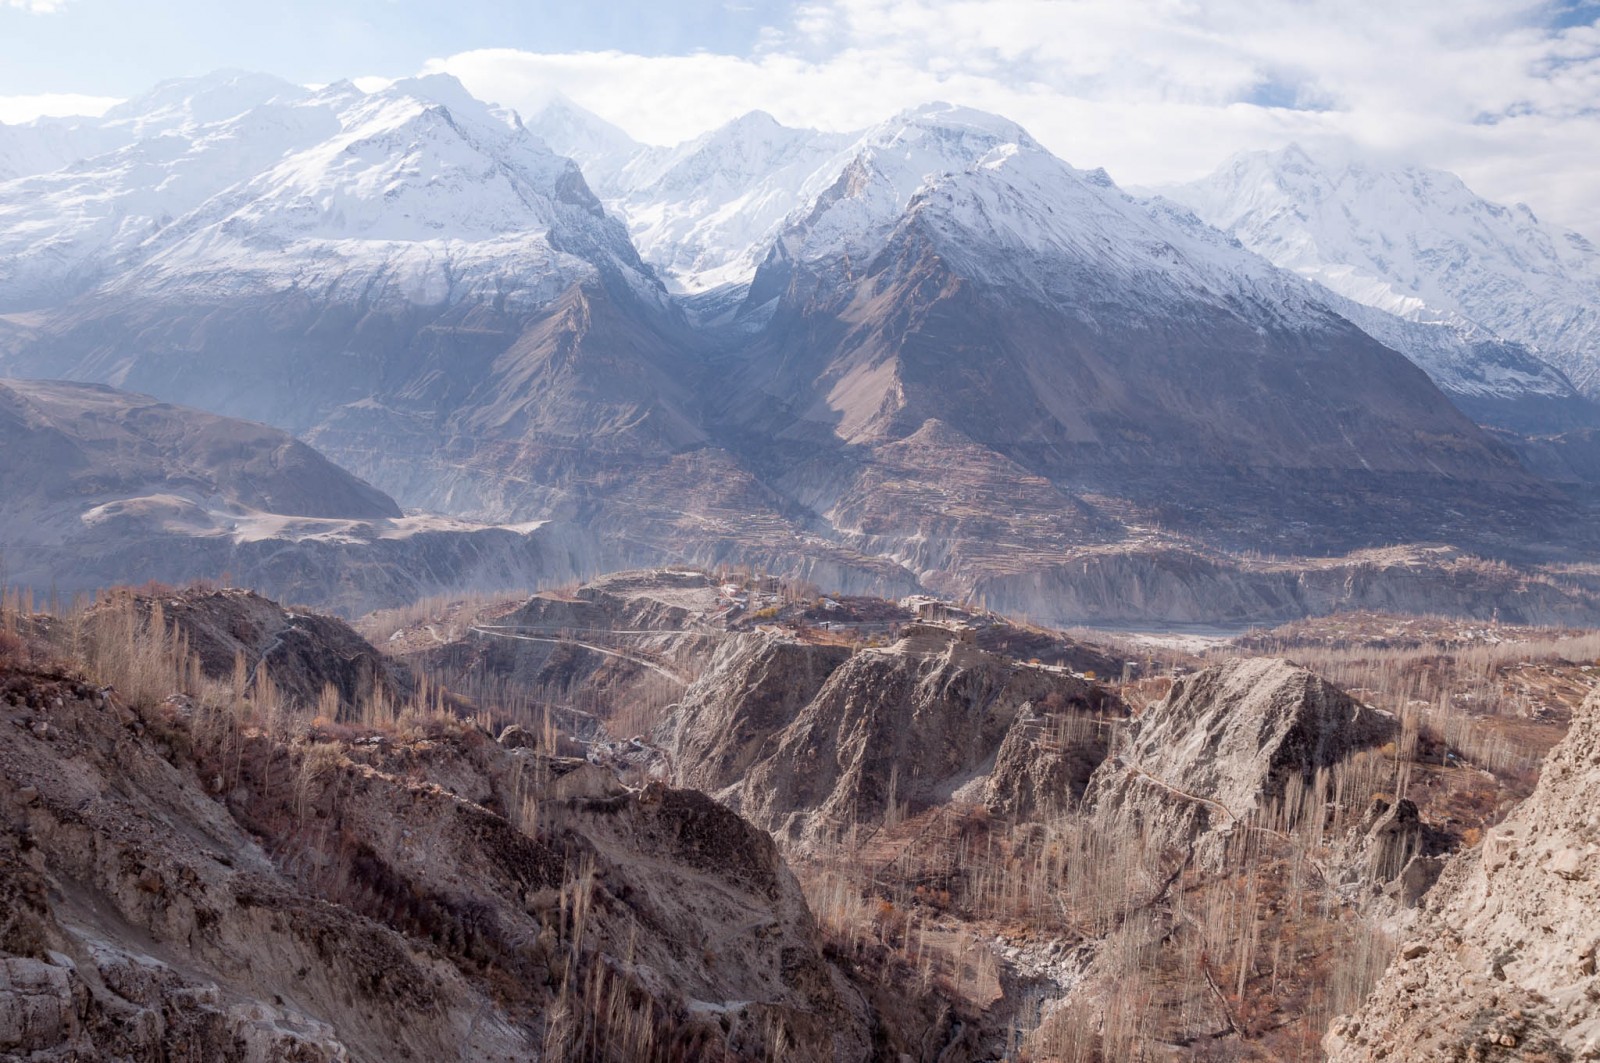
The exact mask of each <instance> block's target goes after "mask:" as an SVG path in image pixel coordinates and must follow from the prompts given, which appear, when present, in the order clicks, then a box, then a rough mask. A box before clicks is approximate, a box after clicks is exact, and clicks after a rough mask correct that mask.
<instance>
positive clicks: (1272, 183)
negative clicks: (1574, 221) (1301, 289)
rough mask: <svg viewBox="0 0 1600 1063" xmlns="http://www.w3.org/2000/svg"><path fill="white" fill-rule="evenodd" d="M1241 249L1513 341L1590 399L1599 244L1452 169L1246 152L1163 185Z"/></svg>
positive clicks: (1392, 307) (1352, 292)
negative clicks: (1181, 182) (1478, 191)
mask: <svg viewBox="0 0 1600 1063" xmlns="http://www.w3.org/2000/svg"><path fill="white" fill-rule="evenodd" d="M1169 194H1170V195H1172V196H1174V197H1175V198H1178V199H1180V200H1182V201H1183V202H1185V203H1187V204H1189V205H1191V206H1192V207H1193V208H1194V209H1195V211H1196V212H1197V213H1198V214H1199V215H1200V216H1201V217H1202V218H1204V219H1205V220H1206V221H1207V222H1209V223H1211V224H1212V225H1215V226H1217V227H1218V228H1220V229H1223V230H1224V231H1227V232H1230V233H1232V234H1234V235H1236V236H1237V237H1238V238H1239V239H1240V240H1241V241H1243V243H1244V244H1245V246H1246V247H1249V248H1250V249H1252V250H1254V251H1257V252H1259V253H1260V254H1262V255H1264V256H1265V257H1267V258H1268V259H1270V260H1272V261H1273V262H1275V263H1277V264H1278V265H1280V266H1283V267H1285V268H1287V269H1292V270H1294V271H1296V272H1297V273H1300V274H1302V275H1304V276H1307V277H1311V278H1313V279H1315V280H1317V281H1319V282H1320V283H1322V284H1324V285H1326V286H1327V287H1329V288H1331V289H1332V290H1334V291H1336V292H1338V293H1340V294H1341V295H1344V296H1346V297H1348V298H1350V299H1353V300H1355V301H1357V302H1359V303H1363V304H1365V305H1368V306H1372V307H1376V308H1378V309H1380V310H1384V311H1387V312H1388V313H1391V314H1396V315H1399V316H1401V317H1403V318H1406V319H1408V320H1413V321H1439V322H1443V323H1445V324H1447V325H1450V326H1453V327H1457V328H1459V329H1461V330H1463V331H1464V332H1465V333H1466V334H1467V335H1468V336H1473V335H1477V336H1486V337H1489V338H1499V339H1502V340H1509V341H1512V342H1515V343H1521V344H1525V345H1526V346H1527V347H1528V348H1530V349H1531V350H1533V351H1534V352H1535V353H1536V354H1537V355H1538V356H1539V357H1540V358H1542V359H1544V360H1546V361H1548V362H1550V363H1551V364H1553V365H1555V366H1556V367H1558V368H1559V369H1561V370H1563V371H1564V372H1565V373H1566V374H1567V375H1568V376H1569V377H1570V378H1571V379H1572V380H1573V381H1574V382H1575V383H1576V384H1577V385H1578V387H1579V388H1581V389H1583V391H1584V392H1585V393H1586V394H1591V395H1592V394H1593V393H1594V388H1595V383H1596V379H1597V377H1596V373H1597V365H1600V363H1597V362H1596V358H1595V350H1596V344H1597V339H1600V331H1597V329H1600V317H1597V315H1596V311H1595V306H1596V305H1597V301H1600V300H1597V296H1600V251H1597V250H1596V249H1595V247H1594V245H1593V244H1592V243H1591V242H1590V241H1589V240H1588V239H1586V238H1584V237H1583V236H1581V235H1579V234H1577V233H1573V232H1564V231H1561V230H1559V229H1557V228H1555V227H1554V226H1550V225H1546V224H1545V223H1543V222H1541V221H1540V220H1539V219H1538V217H1537V216H1535V215H1534V213H1533V211H1531V210H1529V209H1528V208H1527V207H1526V206H1524V205H1521V204H1518V205H1517V206H1515V207H1504V206H1501V205H1499V204H1496V203H1490V202H1488V201H1487V200H1484V199H1482V198H1480V197H1479V196H1477V195H1475V194H1474V193H1473V192H1472V190H1471V189H1469V188H1467V186H1466V185H1465V184H1463V183H1462V182H1461V180H1460V179H1459V178H1457V177H1455V176H1454V175H1453V174H1448V173H1442V172H1439V171H1437V170H1426V169H1422V168H1417V167H1397V168H1384V167H1379V166H1373V165H1368V164H1366V163H1363V162H1361V161H1359V160H1342V161H1337V162H1330V161H1319V160H1315V159H1313V158H1312V157H1311V156H1309V155H1308V154H1306V152H1305V151H1303V150H1302V149H1300V148H1299V147H1297V146H1293V145H1291V146H1290V147H1288V148H1285V149H1283V150H1281V151H1276V152H1246V153H1244V154H1241V155H1238V156H1236V157H1234V158H1233V159H1231V160H1229V161H1228V162H1226V163H1224V164H1223V165H1222V167H1221V168H1220V169H1218V170H1217V172H1216V173H1214V174H1212V175H1210V176H1209V177H1206V178H1202V179H1201V180H1199V181H1196V182H1194V183H1192V184H1189V185H1186V186H1183V187H1180V188H1174V189H1172V190H1170V192H1169Z"/></svg>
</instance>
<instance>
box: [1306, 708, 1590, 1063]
mask: <svg viewBox="0 0 1600 1063" xmlns="http://www.w3.org/2000/svg"><path fill="white" fill-rule="evenodd" d="M1597 787H1600V693H1597V694H1591V695H1590V696H1589V698H1588V699H1587V700H1586V701H1585V702H1584V704H1583V706H1582V708H1581V709H1580V710H1579V711H1578V713H1577V714H1575V715H1574V717H1573V721H1572V728H1571V730H1570V731H1569V732H1568V734H1567V737H1566V738H1565V739H1563V740H1562V742H1561V743H1560V744H1559V745H1558V746H1557V747H1556V748H1555V749H1554V750H1553V751H1552V752H1551V754H1550V756H1549V758H1548V759H1547V760H1546V762H1545V765H1544V771H1543V774H1542V775H1541V776H1540V779H1539V785H1538V787H1537V788H1536V789H1535V790H1534V792H1533V795H1532V796H1531V797H1529V798H1528V799H1527V800H1525V801H1524V802H1523V803H1522V804H1521V805H1520V806H1518V808H1517V809H1516V811H1514V812H1513V813H1512V814H1511V815H1510V816H1509V817H1508V818H1507V819H1506V820H1505V821H1504V822H1503V823H1501V824H1500V825H1499V826H1497V827H1495V828H1492V829H1491V830H1490V831H1489V832H1488V833H1487V834H1486V835H1485V836H1484V838H1483V841H1482V843H1481V844H1479V845H1478V846H1477V847H1476V848H1473V849H1469V850H1465V851H1463V852H1462V853H1461V854H1460V855H1458V856H1456V857H1455V858H1454V859H1453V860H1452V861H1451V862H1450V864H1449V865H1448V866H1447V867H1446V869H1445V871H1444V874H1443V875H1442V876H1441V877H1440V879H1439V882H1438V884H1437V885H1436V886H1435V887H1434V888H1433V890H1432V891H1431V892H1430V893H1429V894H1428V895H1427V897H1426V900H1425V905H1426V909H1425V912H1424V914H1423V916H1422V918H1421V919H1420V920H1419V922H1418V923H1417V925H1416V926H1414V927H1413V928H1412V929H1411V931H1410V933H1409V934H1408V936H1407V938H1406V940H1405V941H1404V942H1403V943H1402V944H1401V947H1400V953H1399V956H1398V957H1397V958H1396V959H1395V961H1394V963H1393V964H1392V965H1391V966H1390V968H1389V971H1388V973H1387V974H1385V975H1384V977H1383V980H1382V981H1381V982H1380V983H1379V984H1378V987H1377V989H1376V990H1375V991H1374V992H1373V994H1372V995H1371V996H1370V997H1369V998H1368V999H1367V1002H1366V1003H1365V1005H1364V1006H1363V1007H1362V1008H1361V1009H1360V1010H1359V1011H1358V1012H1356V1013H1355V1014H1353V1015H1350V1016H1346V1017H1342V1018H1340V1019H1337V1020H1335V1022H1334V1023H1333V1026H1332V1028H1331V1029H1330V1031H1329V1033H1328V1036H1327V1038H1326V1040H1325V1041H1324V1047H1325V1048H1326V1049H1327V1051H1328V1055H1329V1058H1330V1059H1332V1060H1334V1061H1336V1063H1355V1061H1364V1060H1376V1059H1388V1060H1406V1061H1411V1060H1416V1061H1421V1060H1529V1061H1532V1060H1567V1059H1600V976H1597V974H1596V962H1597V953H1600V920H1597V913H1600V808H1597V805H1596V802H1595V794H1596V792H1597Z"/></svg>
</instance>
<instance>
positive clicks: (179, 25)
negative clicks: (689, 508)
mask: <svg viewBox="0 0 1600 1063" xmlns="http://www.w3.org/2000/svg"><path fill="white" fill-rule="evenodd" d="M224 67H237V68H245V69H254V70H262V71H266V72H269V73H274V74H277V75H279V76H282V77H286V78H289V79H291V80H295V81H299V82H302V83H322V82H327V81H332V80H336V79H339V78H344V77H349V78H359V77H389V78H393V77H402V76H407V75H410V74H414V73H418V72H422V71H438V70H443V71H447V72H449V73H452V74H455V75H456V76H457V77H459V78H460V79H461V80H462V81H463V82H464V83H465V84H466V86H467V87H468V89H470V90H471V91H472V92H473V93H475V94H476V95H478V96H480V97H481V98H483V99H486V100H491V101H493V102H497V103H503V104H506V105H509V106H512V107H516V108H518V109H520V110H523V111H530V110H533V109H536V108H538V107H539V106H541V105H542V103H543V101H545V100H547V99H548V98H549V96H550V94H551V93H552V92H557V91H559V92H563V93H565V94H566V95H568V96H570V97H572V98H573V99H574V100H576V101H577V102H578V103H579V104H581V105H583V106H585V107H588V108H589V109H591V110H593V111H595V112H596V113H598V114H600V115H601V116H603V117H605V118H607V119H609V120H611V121H612V122H615V123H616V124H618V125H620V126H622V127H623V128H624V129H626V130H627V131H628V132H630V133H632V134H633V135H634V136H635V137H638V138H639V139H641V140H646V141H650V142H654V143H673V142H676V141H679V140H682V139H685V138H688V137H691V136H694V135H696V134H698V133H700V132H703V131H705V130H707V129H710V128H712V127H714V126H716V125H719V124H721V123H722V122H725V121H728V120H729V119H731V118H734V117H737V116H738V115H740V114H742V113H744V112H746V111H749V110H752V109H756V108H759V109H763V110H766V111H769V112H770V113H772V114H773V115H774V116H775V117H777V118H778V119H779V120H780V121H783V122H787V123H789V124H795V125H812V126H817V127H821V128H830V129H856V128H860V127H862V126H865V125H868V124H870V123H872V122H876V121H879V120H881V119H883V118H884V117H886V116H888V115H889V114H891V113H893V112H894V111H896V110H899V109H902V108H904V107H908V106H913V105H915V104H918V103H922V102H926V101H928V100H931V99H944V100H950V101H952V102H956V103H964V104H968V105H970V106H975V107H981V108H984V109H986V110H991V111H996V112H999V113H1002V114H1005V115H1007V116H1008V117H1011V118H1013V119H1015V120H1017V121H1019V122H1021V123H1022V124H1023V125H1025V126H1027V127H1028V128H1029V130H1030V131H1031V132H1032V133H1033V134H1034V135H1035V136H1037V137H1038V138H1039V139H1040V140H1041V141H1043V142H1044V143H1045V144H1046V145H1047V146H1049V147H1050V148H1051V149H1052V150H1053V151H1055V152H1056V153H1057V154H1059V155H1061V156H1062V157H1063V158H1065V159H1067V160H1068V161H1069V162H1072V163H1074V164H1076V165H1079V166H1084V167H1092V166H1104V167H1106V168H1107V169H1108V170H1109V171H1110V172H1111V173H1112V175H1113V176H1114V177H1116V178H1117V179H1118V180H1119V181H1121V182H1123V183H1125V184H1145V185H1149V184H1158V183H1161V182H1165V181H1175V180H1184V179H1188V178H1192V177H1196V176H1199V175H1200V174H1202V173H1205V172H1207V171H1209V170H1210V169H1212V168H1213V167H1215V166H1216V165H1217V164H1218V163H1219V162H1221V161H1222V160H1223V159H1224V158H1225V157H1226V156H1228V155H1230V154H1232V153H1233V152H1235V151H1238V150H1243V149H1254V148H1277V147H1282V146H1283V145H1284V144H1286V143H1288V142H1289V141H1291V140H1292V141H1298V142H1299V143H1301V144H1302V145H1304V146H1306V147H1308V148H1310V149H1312V150H1313V151H1315V150H1316V148H1317V147H1318V146H1319V145H1321V146H1326V147H1327V148H1328V149H1329V150H1330V151H1336V152H1338V153H1340V154H1345V153H1348V152H1350V151H1354V152H1356V153H1359V154H1361V155H1364V156H1366V157H1369V158H1373V159H1375V160H1376V161H1379V162H1408V163H1420V164H1424V165H1428V166H1433V167H1437V168H1440V169H1447V170H1453V171H1454V172H1456V173H1459V174H1461V175H1462V176H1463V177H1464V178H1466V179H1467V181H1468V183H1469V184H1471V185H1472V186H1473V187H1474V188H1475V189H1477V190H1478V191H1479V192H1481V193H1483V194H1485V195H1488V196H1490V197H1491V198H1494V199H1497V200H1500V201H1502V202H1518V201H1520V202H1526V203H1529V204H1530V205H1532V206H1534V208H1535V209H1536V210H1537V211H1538V212H1539V213H1541V214H1543V215H1546V216H1548V217H1552V218H1553V219H1555V220H1558V221H1561V222H1563V223H1564V224H1567V225H1570V226H1574V227H1577V228H1579V229H1580V230H1582V231H1585V232H1587V233H1589V234H1591V235H1592V236H1594V237H1596V238H1600V197H1596V196H1595V194H1594V190H1595V188H1597V187H1600V161H1597V160H1600V0H1404V2H1403V3H1398V4H1397V3H1395V0H788V2H777V0H662V2H656V3H640V2H632V0H587V2H585V0H563V2H560V3H545V2H531V3H530V2H513V0H453V2H449V3H437V2H429V3H424V2H418V0H406V2H402V0H279V2H276V3H270V4H268V3H261V2H259V0H230V2H228V3H225V4H223V3H217V2H215V0H208V2H202V0H0V121H19V120H25V119H27V118H28V117H31V116H33V115H35V114H41V113H57V114H59V113H84V112H85V111H91V112H92V111H95V110H96V109H97V108H99V109H103V108H104V107H105V106H107V105H108V101H109V100H110V99H111V98H114V97H126V96H131V95H135V94H137V93H138V92H140V91H142V90H143V89H145V88H146V87H148V86H150V85H152V84H154V83H155V82H157V81H159V80H162V79H164V78H169V77H177V76H183V75H192V74H199V73H205V72H208V71H211V70H215V69H219V68H224Z"/></svg>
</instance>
